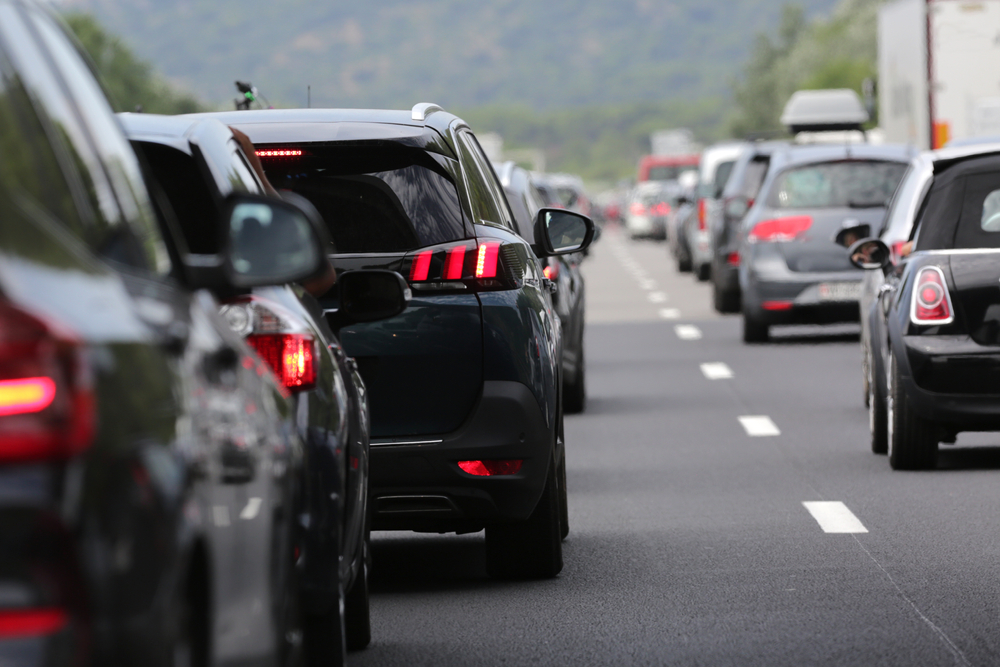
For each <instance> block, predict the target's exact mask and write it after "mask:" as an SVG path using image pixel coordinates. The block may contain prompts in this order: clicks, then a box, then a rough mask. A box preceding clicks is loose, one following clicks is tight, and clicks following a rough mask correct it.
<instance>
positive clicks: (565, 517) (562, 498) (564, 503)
mask: <svg viewBox="0 0 1000 667" xmlns="http://www.w3.org/2000/svg"><path fill="white" fill-rule="evenodd" d="M559 515H560V516H559V524H560V526H561V527H562V532H561V535H562V538H563V539H564V540H565V539H566V538H567V537H568V536H569V493H568V492H567V489H566V453H565V451H564V452H563V460H562V463H560V464H559Z"/></svg>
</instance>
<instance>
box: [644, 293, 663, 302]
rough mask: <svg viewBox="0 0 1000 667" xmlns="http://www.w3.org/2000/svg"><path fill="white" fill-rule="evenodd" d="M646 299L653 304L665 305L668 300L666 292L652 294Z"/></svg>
mask: <svg viewBox="0 0 1000 667" xmlns="http://www.w3.org/2000/svg"><path fill="white" fill-rule="evenodd" d="M646 298H647V299H649V300H650V302H651V303H663V302H664V301H666V300H667V295H666V293H665V292H650V293H649V294H647V295H646Z"/></svg>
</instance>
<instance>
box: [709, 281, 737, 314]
mask: <svg viewBox="0 0 1000 667" xmlns="http://www.w3.org/2000/svg"><path fill="white" fill-rule="evenodd" d="M712 302H713V305H714V306H715V309H716V310H717V311H719V312H720V313H736V312H739V310H740V295H739V294H737V293H736V292H727V291H726V290H724V289H722V288H721V287H719V285H718V283H714V282H713V283H712Z"/></svg>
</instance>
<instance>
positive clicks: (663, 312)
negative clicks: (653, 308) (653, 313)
mask: <svg viewBox="0 0 1000 667" xmlns="http://www.w3.org/2000/svg"><path fill="white" fill-rule="evenodd" d="M680 316H681V311H679V310H677V309H676V308H660V317H662V318H663V319H665V320H676V319H680ZM698 338H701V332H700V331H699V332H698Z"/></svg>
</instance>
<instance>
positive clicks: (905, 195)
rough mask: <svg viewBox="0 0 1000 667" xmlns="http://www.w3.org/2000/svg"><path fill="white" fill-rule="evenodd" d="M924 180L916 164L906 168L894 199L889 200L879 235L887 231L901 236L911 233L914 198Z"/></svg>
mask: <svg viewBox="0 0 1000 667" xmlns="http://www.w3.org/2000/svg"><path fill="white" fill-rule="evenodd" d="M922 181H923V179H922V178H921V170H919V169H918V168H916V167H914V166H911V167H909V168H908V169H907V170H906V173H905V174H904V175H903V179H902V180H901V181H900V182H899V185H898V186H897V187H896V191H895V192H894V193H893V195H892V201H890V202H889V208H888V210H887V211H886V214H885V218H884V219H883V221H882V226H881V229H879V230H878V234H877V236H882V235H883V234H886V233H887V232H891V233H892V234H893V236H900V237H904V236H907V235H908V234H909V231H910V225H912V224H913V220H912V219H911V218H910V212H911V211H912V210H913V206H912V204H913V199H914V197H916V196H917V189H918V188H919V187H920V185H921V183H922Z"/></svg>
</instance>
